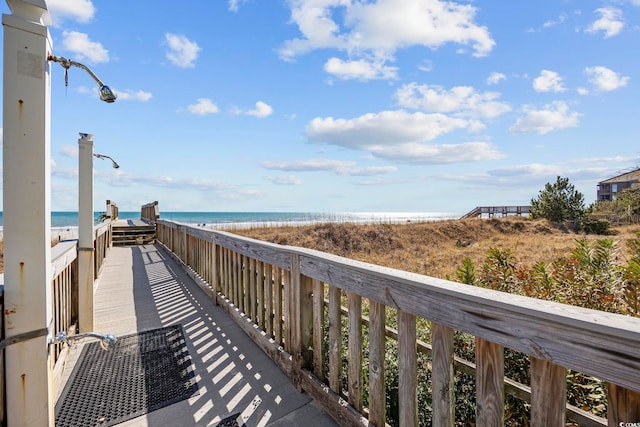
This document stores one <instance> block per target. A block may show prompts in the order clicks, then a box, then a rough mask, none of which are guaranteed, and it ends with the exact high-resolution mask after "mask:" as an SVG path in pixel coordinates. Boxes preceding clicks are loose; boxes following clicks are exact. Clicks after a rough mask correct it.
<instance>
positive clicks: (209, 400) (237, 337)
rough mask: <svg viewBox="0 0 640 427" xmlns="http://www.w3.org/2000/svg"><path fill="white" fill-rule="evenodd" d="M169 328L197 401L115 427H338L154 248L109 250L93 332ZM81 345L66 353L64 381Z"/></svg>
mask: <svg viewBox="0 0 640 427" xmlns="http://www.w3.org/2000/svg"><path fill="white" fill-rule="evenodd" d="M176 324H182V326H183V328H184V331H185V336H186V339H187V346H188V349H189V353H190V355H191V358H192V360H193V363H194V365H195V374H196V377H197V380H198V386H199V394H198V395H197V396H194V397H191V398H189V399H187V400H183V401H181V402H178V403H175V404H173V405H170V406H167V407H165V408H161V409H159V410H156V411H153V412H150V413H148V414H146V415H143V416H140V417H138V418H134V419H132V420H129V421H126V422H124V423H122V424H119V425H120V426H163V427H164V426H176V427H178V426H180V427H183V426H216V425H217V424H218V423H219V422H220V421H221V420H223V419H225V418H227V417H228V416H230V415H232V414H235V413H241V414H242V418H243V420H244V422H245V424H246V426H247V427H252V426H267V425H269V426H299V425H305V427H314V426H337V425H338V424H337V423H336V422H335V421H334V420H333V419H332V418H331V417H329V416H328V415H327V414H325V413H324V412H323V411H322V410H321V409H320V408H319V407H318V406H317V405H316V404H315V403H314V402H313V400H312V399H311V398H310V397H309V396H308V395H307V394H305V393H301V392H299V391H297V390H296V389H295V387H293V386H292V385H291V383H290V382H289V379H288V377H287V376H286V375H285V374H284V373H283V372H282V371H281V370H280V369H279V368H278V366H277V365H276V364H275V363H273V362H272V361H271V359H269V357H268V356H267V355H266V354H265V353H264V352H263V351H262V350H261V349H260V348H259V347H258V346H256V345H255V344H254V343H253V341H251V339H250V338H249V337H248V336H247V335H246V334H245V333H244V332H243V331H242V329H240V327H239V326H238V325H236V323H235V322H234V321H233V319H231V318H230V317H229V316H228V315H227V313H226V312H225V311H224V310H223V309H222V308H220V307H217V306H215V305H213V303H212V302H211V300H210V299H209V298H208V297H207V295H206V294H205V292H204V291H203V290H202V289H200V287H199V286H198V285H197V284H195V283H194V282H193V280H192V279H191V278H190V277H189V276H188V275H187V274H186V273H185V272H184V270H183V269H182V267H181V266H180V265H178V264H177V263H176V262H175V261H174V260H172V259H171V257H169V256H168V255H167V254H166V253H165V252H164V251H163V250H162V249H161V248H160V247H159V246H157V245H144V246H124V247H113V248H112V249H111V251H110V253H109V256H108V257H107V259H106V261H105V264H104V266H103V270H102V273H101V275H100V278H99V280H98V282H97V283H96V292H95V330H96V332H100V333H111V334H114V335H115V336H123V335H128V334H132V333H135V332H141V331H147V330H151V329H156V328H161V327H165V326H170V325H176ZM82 345H83V344H81V343H78V344H75V345H74V347H73V348H72V351H71V353H70V355H69V362H68V363H67V365H66V366H65V374H66V375H67V377H68V376H69V373H70V372H71V371H72V369H73V364H74V362H75V361H76V360H77V358H78V357H79V355H80V352H81V348H82ZM67 380H69V381H72V380H73V379H67ZM60 388H62V386H61V387H60Z"/></svg>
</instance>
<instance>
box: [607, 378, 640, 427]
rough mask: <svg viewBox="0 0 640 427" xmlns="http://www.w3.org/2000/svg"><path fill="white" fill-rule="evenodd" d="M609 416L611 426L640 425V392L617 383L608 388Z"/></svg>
mask: <svg viewBox="0 0 640 427" xmlns="http://www.w3.org/2000/svg"><path fill="white" fill-rule="evenodd" d="M607 397H608V407H607V418H608V425H609V427H618V426H621V425H626V424H627V423H629V425H631V424H638V425H640V393H639V392H637V391H633V390H628V389H625V388H624V387H620V386H617V385H615V384H609V387H608V390H607Z"/></svg>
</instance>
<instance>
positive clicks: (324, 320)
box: [157, 220, 640, 427]
mask: <svg viewBox="0 0 640 427" xmlns="http://www.w3.org/2000/svg"><path fill="white" fill-rule="evenodd" d="M157 227H158V241H159V242H161V243H162V244H163V245H164V246H165V247H166V248H167V249H168V251H170V253H172V254H173V256H175V257H176V258H177V259H179V260H181V261H182V262H183V263H184V264H185V266H187V267H188V270H189V271H190V274H191V275H192V277H193V278H194V279H195V280H196V281H197V282H198V283H200V284H201V286H203V288H204V289H205V290H207V291H208V292H209V294H210V295H211V297H212V298H213V300H214V302H215V303H217V304H221V305H222V306H223V307H225V308H226V310H227V311H228V312H229V314H230V315H231V316H232V317H233V318H234V319H235V320H236V321H237V322H238V323H239V324H240V325H241V327H242V328H243V329H244V330H245V332H247V334H249V336H251V337H252V339H254V341H256V343H258V345H260V346H261V348H262V349H263V350H264V351H265V352H266V353H267V354H268V355H269V356H270V357H271V358H272V359H273V360H274V361H275V362H276V363H277V364H278V365H279V366H280V367H281V368H282V369H283V370H284V371H285V372H286V373H287V374H288V375H289V376H290V378H291V379H292V382H293V384H295V385H296V386H297V387H298V388H299V389H301V390H305V391H306V392H308V393H309V394H310V395H311V396H312V397H313V398H314V399H316V400H317V401H318V402H320V403H321V404H322V405H323V406H324V408H325V409H326V410H327V411H328V412H330V413H331V414H332V416H333V417H334V418H335V419H336V420H338V422H339V423H340V424H341V425H353V426H355V425H363V424H364V425H367V424H369V425H375V426H382V425H385V419H386V414H385V408H386V406H387V403H389V402H386V399H387V397H386V393H385V384H384V378H385V368H386V363H385V346H386V345H387V344H388V343H387V337H392V338H393V339H394V340H395V341H397V352H398V391H397V394H398V396H397V402H394V403H395V404H397V405H398V414H399V415H398V418H399V419H398V420H397V422H398V424H399V425H400V426H416V425H418V411H423V410H425V408H421V407H418V403H417V379H416V374H417V363H418V362H417V355H418V352H419V351H428V352H430V353H431V370H432V374H431V378H432V390H433V395H434V396H435V398H434V399H433V408H432V411H433V413H432V420H433V425H436V426H453V425H454V410H455V408H454V404H455V396H454V387H453V374H454V370H455V369H462V370H466V372H471V373H474V374H475V377H476V396H475V403H476V408H477V409H476V420H475V422H476V424H475V425H476V426H499V425H503V422H504V421H503V419H504V391H505V389H506V390H507V391H508V392H509V390H511V393H512V394H514V395H520V396H524V398H525V399H527V398H528V400H529V401H530V405H531V421H530V425H531V426H540V427H543V426H544V427H546V426H564V425H565V420H566V419H571V420H573V421H579V422H580V425H606V423H605V421H604V420H601V419H598V418H597V417H594V416H591V415H589V414H587V413H585V412H582V411H580V410H579V409H577V408H567V405H566V373H567V369H571V370H573V371H577V372H581V373H584V374H587V375H591V376H594V377H596V378H599V379H601V380H603V381H606V382H607V383H608V387H607V389H608V408H607V413H608V417H609V419H608V424H609V425H610V426H618V425H619V423H634V422H638V421H640V319H638V318H632V317H626V316H622V315H617V314H610V313H605V312H599V311H594V310H588V309H583V308H578V307H573V306H569V305H564V304H558V303H554V302H548V301H541V300H535V299H531V298H527V297H522V296H517V295H511V294H507V293H503V292H498V291H493V290H488V289H483V288H477V287H472V286H468V285H463V284H460V283H455V282H450V281H446V280H440V279H436V278H432V277H427V276H422V275H417V274H413V273H407V272H403V271H399V270H395V269H390V268H384V267H380V266H376V265H371V264H367V263H362V262H358V261H354V260H350V259H346V258H342V257H338V256H333V255H329V254H326V253H322V252H318V251H313V250H307V249H302V248H296V247H288V246H280V245H275V244H271V243H266V242H261V241H257V240H253V239H249V238H244V237H240V236H236V235H233V234H231V233H226V232H222V231H213V230H203V229H200V228H197V227H189V226H186V225H182V224H176V223H172V222H168V221H163V220H159V221H158V222H157ZM363 299H365V301H364V302H365V304H363ZM327 300H328V302H327ZM343 301H346V305H347V308H345V307H343V305H344V304H343ZM367 303H368V304H367ZM364 306H367V307H368V316H367V317H364V314H365V313H363V307H364ZM393 313H396V314H395V315H394V318H393V319H392V320H393V322H394V323H396V324H397V328H396V329H391V328H389V327H388V326H387V325H386V322H387V315H392V314H393ZM345 318H346V319H345ZM420 318H422V319H426V320H428V321H430V325H431V326H430V330H431V335H430V341H431V344H430V346H429V345H427V344H424V343H421V342H418V340H417V333H416V322H417V319H420ZM363 319H366V321H363ZM345 320H346V323H347V324H348V328H347V329H346V330H347V331H348V332H346V334H347V335H348V339H347V343H348V344H347V347H348V349H347V350H348V351H347V356H346V357H347V361H346V363H343V360H342V358H343V349H342V348H341V343H342V339H343V328H342V327H341V325H342V323H343V322H344V321H345ZM363 331H364V332H366V334H363ZM454 331H461V332H466V333H469V334H472V335H474V336H475V348H476V350H475V351H476V353H475V354H476V358H475V359H476V360H475V365H474V364H471V363H470V362H466V361H461V360H460V359H459V358H457V357H455V356H454V352H453V342H454ZM365 338H366V339H365ZM365 342H366V343H368V344H367V348H366V349H364V347H365ZM504 348H510V349H513V350H516V351H518V352H522V353H525V354H527V355H529V356H530V360H531V364H530V365H531V385H530V386H523V385H521V384H517V383H515V384H514V382H513V381H510V380H505V378H504V351H503V350H504ZM365 353H366V354H367V355H368V369H365V368H364V367H363V354H365ZM365 379H366V381H365ZM505 383H506V384H507V386H505ZM365 384H366V385H367V389H366V390H365V388H364V387H365ZM514 390H515V391H514ZM365 395H366V397H367V398H366V399H365V398H364V396H365ZM347 403H348V404H347ZM365 403H366V406H367V407H365ZM567 413H568V414H569V415H568V416H567Z"/></svg>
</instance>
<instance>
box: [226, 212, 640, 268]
mask: <svg viewBox="0 0 640 427" xmlns="http://www.w3.org/2000/svg"><path fill="white" fill-rule="evenodd" d="M613 231H614V233H615V234H614V235H612V236H594V235H584V234H583V233H576V232H574V231H572V230H569V229H567V228H557V227H554V226H552V225H550V224H549V223H548V222H547V221H546V220H531V219H528V218H523V217H506V218H489V219H466V220H447V221H437V222H423V223H405V224H366V225H365V224H342V223H330V224H318V225H307V226H285V227H265V228H253V229H239V230H234V231H233V232H234V233H236V234H240V235H244V236H247V237H252V238H255V239H259V240H265V241H269V242H273V243H279V244H283V245H291V246H301V247H306V248H310V249H316V250H319V251H324V252H328V253H332V254H335V255H340V256H345V257H349V258H352V259H357V260H360V261H364V262H369V263H373V264H378V265H383V266H386V267H391V268H397V269H400V270H405V271H410V272H414V273H419V274H424V275H428V276H433V277H439V278H447V277H449V278H455V275H456V274H455V273H456V270H457V268H458V267H460V265H461V263H462V260H463V259H464V258H466V257H468V258H470V259H471V260H472V261H473V262H474V263H475V264H476V265H479V264H481V263H482V261H483V260H484V259H485V257H486V255H487V252H488V251H489V249H490V248H499V249H503V250H504V249H508V250H510V251H511V252H512V254H513V255H514V256H515V259H516V261H517V262H518V263H519V264H521V265H523V266H531V265H533V264H534V263H536V262H539V261H542V262H550V261H552V260H554V259H556V258H558V257H561V256H567V255H569V254H570V253H571V251H572V250H573V248H574V247H575V242H576V240H577V239H581V238H586V239H603V238H608V239H613V240H615V241H617V242H618V247H619V248H620V249H621V251H620V254H619V256H620V257H621V259H620V261H621V262H624V261H625V259H626V242H627V241H628V240H629V239H631V238H634V237H637V234H636V233H638V232H640V225H630V226H624V227H616V228H613Z"/></svg>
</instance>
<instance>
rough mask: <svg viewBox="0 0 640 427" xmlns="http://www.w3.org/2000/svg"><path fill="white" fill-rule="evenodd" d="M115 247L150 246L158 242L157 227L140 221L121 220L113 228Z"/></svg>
mask: <svg viewBox="0 0 640 427" xmlns="http://www.w3.org/2000/svg"><path fill="white" fill-rule="evenodd" d="M112 230H113V234H112V241H113V245H114V246H129V245H148V244H152V243H155V241H156V226H155V224H149V223H146V222H144V221H139V220H128V221H122V220H119V221H118V222H117V223H116V224H114V226H113V229H112Z"/></svg>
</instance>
